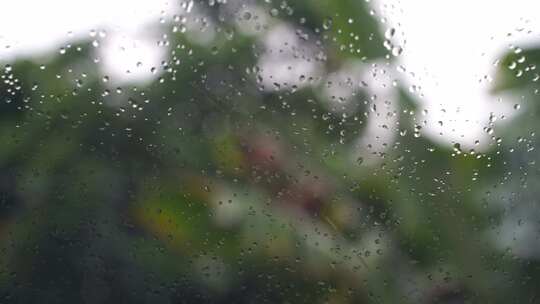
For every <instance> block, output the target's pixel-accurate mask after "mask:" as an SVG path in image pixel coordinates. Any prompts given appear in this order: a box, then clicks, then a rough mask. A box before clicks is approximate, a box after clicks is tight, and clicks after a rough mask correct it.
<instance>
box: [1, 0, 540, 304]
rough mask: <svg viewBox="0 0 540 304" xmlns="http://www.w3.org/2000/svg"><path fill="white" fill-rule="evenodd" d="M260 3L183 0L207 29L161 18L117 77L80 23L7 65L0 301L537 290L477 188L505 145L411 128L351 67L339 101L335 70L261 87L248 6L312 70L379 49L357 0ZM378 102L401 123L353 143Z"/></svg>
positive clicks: (488, 294)
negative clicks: (208, 36) (150, 54)
mask: <svg viewBox="0 0 540 304" xmlns="http://www.w3.org/2000/svg"><path fill="white" fill-rule="evenodd" d="M268 2H269V1H265V2H262V1H260V2H249V6H247V8H246V7H242V6H238V7H239V8H238V9H237V10H234V11H233V13H234V14H233V15H232V16H231V15H228V14H230V11H228V10H227V6H233V4H221V3H219V1H218V3H215V4H213V5H209V2H197V3H196V7H197V8H198V10H199V13H201V14H203V15H205V18H207V19H208V20H211V21H212V23H213V24H214V26H215V29H214V30H215V32H216V37H215V38H214V41H213V42H212V43H214V44H215V45H201V44H198V43H195V42H193V41H192V40H190V39H189V38H187V37H188V36H187V35H186V34H185V33H182V32H181V31H180V32H176V31H173V30H172V28H173V27H174V26H177V24H176V23H177V22H176V21H175V20H170V24H166V25H161V27H162V28H160V30H163V31H165V32H166V33H167V35H168V37H167V43H166V45H168V50H169V51H168V54H169V58H168V59H167V60H166V61H164V62H163V64H162V65H161V67H158V69H159V76H158V77H159V78H157V79H155V80H153V81H151V82H149V83H143V84H129V85H121V87H119V88H116V87H111V82H113V81H112V80H111V81H110V82H105V81H103V75H101V73H102V72H101V71H100V70H99V69H98V67H97V64H96V63H95V62H93V58H94V57H96V56H97V55H96V53H95V51H94V50H95V48H94V47H92V45H91V43H90V42H80V43H78V44H71V45H68V46H67V47H66V48H65V50H66V51H65V53H64V54H60V55H59V54H57V55H51V58H50V59H49V60H48V62H47V63H46V64H45V65H41V64H40V63H37V62H35V61H33V60H25V59H19V60H17V61H15V62H12V63H8V64H5V65H4V70H3V74H2V76H1V78H2V82H1V84H0V124H1V126H0V143H1V144H2V146H1V148H0V206H1V209H0V220H1V222H0V236H1V240H2V241H1V250H2V255H1V259H0V291H1V295H2V297H3V299H2V301H1V302H6V303H7V302H13V303H30V302H39V303H58V302H67V303H69V302H87V303H104V302H107V303H109V302H110V303H124V302H126V303H127V302H129V303H139V302H140V303H146V302H149V303H199V302H208V303H507V302H519V303H523V302H530V303H534V302H536V301H537V300H536V299H537V297H538V290H537V285H538V282H540V278H539V276H538V274H539V272H538V263H537V262H536V260H535V259H534V258H531V259H521V258H516V257H515V256H513V255H512V253H511V251H504V250H501V249H500V248H498V247H497V246H496V244H495V242H494V240H493V239H492V236H491V234H489V232H490V231H491V230H497V229H498V228H497V227H498V224H497V223H498V221H499V220H500V219H501V218H502V216H503V213H504V210H501V208H496V207H493V208H492V207H491V205H490V207H489V208H487V207H486V205H485V204H484V203H483V202H484V201H486V200H490V199H491V198H492V197H491V196H489V194H486V193H491V192H496V191H497V190H498V189H491V190H486V189H489V188H490V187H491V185H493V184H497V183H498V182H499V180H498V179H499V178H500V177H501V176H504V175H505V172H507V170H509V169H508V167H507V165H508V166H509V165H510V164H513V163H514V160H515V159H516V158H514V156H512V157H510V156H507V153H506V152H503V153H498V151H499V150H494V151H492V152H488V153H484V154H482V153H473V152H474V151H461V148H460V147H459V146H455V147H454V149H450V148H447V147H445V146H439V145H437V144H436V143H434V142H431V141H429V139H426V138H424V137H422V136H421V137H418V136H416V135H415V126H416V124H417V122H416V120H415V118H414V117H415V116H414V115H411V113H415V112H416V111H417V109H416V102H415V101H414V100H413V99H414V97H413V96H410V95H408V93H406V90H405V89H404V88H401V87H399V85H398V86H396V87H391V88H387V89H388V90H390V91H393V92H394V94H395V95H393V96H395V98H396V100H395V101H394V104H395V105H397V109H395V110H388V111H387V109H386V108H385V107H384V105H383V102H384V101H383V100H375V99H374V97H373V96H370V94H371V93H370V92H369V91H368V89H367V87H366V86H362V85H357V84H356V83H355V91H356V93H355V95H353V97H351V98H352V102H353V103H356V104H358V107H357V108H355V109H354V110H353V111H348V112H346V115H345V114H343V113H342V112H339V111H332V110H331V109H329V107H328V104H327V100H325V97H324V95H323V94H321V93H320V91H321V89H322V88H323V87H324V86H333V85H337V84H336V83H329V82H326V83H325V81H320V82H317V81H312V83H311V84H310V85H308V86H300V87H298V86H294V85H289V84H283V83H276V84H274V86H275V88H268V87H267V85H266V86H265V83H266V82H265V81H266V80H264V79H262V76H261V75H262V74H263V73H262V72H263V71H261V68H260V66H259V59H260V57H261V56H262V55H264V54H265V53H266V52H269V51H270V50H267V49H265V48H264V45H263V38H264V37H263V36H264V31H263V30H261V31H260V32H259V33H258V34H254V35H253V34H252V35H249V34H243V33H242V32H241V31H240V30H238V24H237V21H238V19H242V18H243V19H247V16H245V15H244V11H246V10H247V11H249V8H252V7H258V8H260V9H261V11H263V12H264V13H265V14H267V16H266V17H267V18H269V19H270V20H271V23H273V24H288V26H290V27H291V28H292V29H293V30H296V34H298V35H299V36H300V37H306V35H307V37H308V38H306V40H307V41H311V42H316V43H315V45H316V49H317V51H320V52H322V53H323V54H324V56H319V57H318V56H312V55H310V53H309V51H305V52H304V53H303V54H302V50H299V51H298V52H300V53H301V54H300V55H298V56H300V57H301V56H302V55H303V56H307V57H309V58H308V59H309V60H313V61H319V62H320V63H321V65H322V66H323V70H324V72H323V75H328V74H330V73H332V72H334V71H337V70H339V69H340V68H342V67H344V66H347V65H349V63H350V62H351V60H356V61H357V62H359V63H360V64H361V65H362V66H363V67H365V68H366V69H372V68H374V64H375V65H376V62H379V63H378V64H379V65H380V67H379V68H380V69H383V70H384V69H385V65H386V64H388V63H391V61H392V60H393V56H392V55H391V51H390V50H387V49H385V48H384V47H383V44H384V43H383V42H384V37H382V35H381V33H382V32H384V30H385V29H381V28H379V27H378V24H377V22H376V20H375V19H374V18H373V17H372V15H371V14H370V13H369V8H368V6H367V5H366V3H364V2H361V1H355V0H341V1H301V0H299V1H291V2H281V3H279V4H278V3H276V4H272V3H268ZM211 3H213V2H212V1H211ZM233 7H234V6H233ZM251 18H254V17H253V16H252V17H251ZM351 20H352V21H351ZM244 26H246V25H245V24H244ZM298 30H299V31H301V32H300V33H299V32H298ZM302 39H304V38H302ZM281 47H284V46H282V45H276V46H275V48H276V50H277V49H279V48H281ZM284 48H286V47H284ZM537 53H538V50H531V51H527V52H525V56H527V57H528V58H530V59H531V60H529V62H531V61H533V62H534V63H535V62H538V56H537ZM310 56H312V57H313V58H311V57H310ZM276 60H278V59H276ZM513 60H517V59H513V57H508V58H507V59H504V60H503V64H502V66H504V65H509V64H510V63H511V62H512V61H513ZM276 64H277V62H276ZM376 68H377V67H375V68H374V69H376ZM514 76H515V74H509V73H507V70H505V69H503V70H501V71H500V75H499V78H498V79H499V80H498V83H497V86H496V89H497V90H504V89H508V88H514V89H523V87H525V86H526V84H528V83H529V82H528V80H524V78H523V77H522V78H516V77H514ZM309 77H310V75H306V78H309ZM306 81H308V80H306ZM372 104H377V105H378V108H377V109H375V110H374V109H373V108H371V107H372ZM387 112H388V113H387ZM535 113H536V112H535ZM377 115H383V116H384V115H390V116H397V119H396V120H395V122H394V124H393V125H390V126H386V127H387V128H388V129H389V130H390V131H388V132H390V133H394V134H395V135H396V136H397V138H395V139H393V140H389V141H388V142H383V144H384V147H385V148H384V150H381V151H376V149H375V148H373V151H371V152H370V151H367V152H366V151H363V152H361V153H360V154H361V156H355V157H351V151H354V150H355V149H358V148H357V147H358V146H357V140H358V138H363V137H365V136H366V133H365V128H366V125H368V120H370V119H372V117H373V116H377ZM533 117H537V116H533ZM528 126H529V127H531V128H536V127H535V126H536V124H534V123H532V122H530V123H529V124H528ZM533 126H534V127H533ZM508 132H510V131H508ZM374 140H378V139H374ZM374 144H375V143H374ZM510 145H512V144H510ZM523 153H526V152H523ZM353 154H354V155H357V154H358V153H356V154H355V153H353ZM515 154H517V152H516V153H515ZM523 158H524V159H528V158H530V156H529V154H524V156H523ZM370 159H371V161H370ZM373 159H375V161H373ZM477 176H480V177H481V179H477V178H476V177H477ZM502 186H504V185H502ZM502 186H501V187H502ZM502 191H504V190H502ZM493 196H495V195H493ZM486 197H487V198H486ZM486 231H487V232H486Z"/></svg>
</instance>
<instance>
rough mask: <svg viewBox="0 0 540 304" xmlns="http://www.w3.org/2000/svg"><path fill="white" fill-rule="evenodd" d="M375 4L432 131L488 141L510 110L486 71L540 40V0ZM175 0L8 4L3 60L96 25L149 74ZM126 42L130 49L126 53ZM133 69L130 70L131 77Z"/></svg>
mask: <svg viewBox="0 0 540 304" xmlns="http://www.w3.org/2000/svg"><path fill="white" fill-rule="evenodd" d="M359 1H360V0H359ZM374 1H375V0H374ZM372 4H373V7H374V9H375V10H376V11H377V15H378V16H379V17H380V16H386V17H387V18H388V23H387V26H392V27H395V28H396V29H397V32H398V34H399V33H403V34H402V35H398V36H397V37H398V39H400V40H401V42H402V46H403V49H404V51H403V53H402V55H401V56H400V57H399V64H401V65H403V66H404V67H405V69H406V72H405V73H403V74H404V75H405V76H404V79H403V81H404V82H407V83H408V85H416V86H419V87H421V88H422V89H421V92H420V93H419V94H422V95H423V96H424V97H423V101H424V106H425V109H427V110H428V114H427V116H426V118H425V119H426V120H427V121H428V125H429V126H430V127H429V128H427V130H428V131H427V132H428V133H430V134H431V135H433V136H434V137H435V138H440V139H441V140H442V141H446V142H448V141H452V140H455V141H460V142H462V143H463V142H464V144H465V145H467V144H468V145H471V143H472V142H473V141H474V140H476V139H482V140H487V137H486V134H483V133H484V131H483V130H482V129H483V127H484V126H485V124H486V121H487V119H488V117H489V113H490V112H493V111H494V112H498V111H503V112H504V111H506V112H508V111H509V110H508V109H506V108H504V107H502V108H501V107H500V106H496V105H497V104H499V105H501V103H496V102H495V101H494V97H492V96H490V95H489V94H488V92H487V89H488V88H489V85H490V84H489V82H488V81H487V80H486V78H485V77H484V76H486V75H487V76H490V75H491V73H492V72H493V69H494V68H493V66H492V63H493V61H494V60H495V59H496V58H497V56H499V55H500V54H501V52H503V51H504V50H505V49H508V47H509V45H511V44H517V45H519V46H523V45H524V42H523V41H536V40H538V41H540V27H539V25H540V24H539V23H540V18H538V13H539V12H540V10H539V9H540V2H539V1H536V0H512V1H505V0H501V1H493V0H474V1H470V0H452V1H428V0H418V1H416V0H411V1H407V0H404V1H394V0H379V1H377V2H374V3H372ZM173 5H178V2H176V1H174V2H173V1H167V0H94V1H85V0H49V1H41V0H17V1H3V3H2V4H1V10H0V61H2V60H3V59H6V58H11V57H12V56H15V55H18V54H31V53H36V52H38V53H39V52H42V51H43V50H47V49H51V48H53V49H54V48H59V47H60V46H61V44H62V42H64V41H67V40H69V39H70V37H72V36H80V35H88V33H89V31H90V30H91V29H96V30H99V29H108V32H107V35H108V37H109V38H110V42H109V48H108V50H109V51H108V52H107V56H104V57H105V58H103V62H104V63H105V65H106V66H107V67H106V68H107V69H108V71H109V73H110V74H111V75H112V76H113V77H115V76H116V77H131V79H134V80H137V79H142V78H144V77H146V76H145V75H148V71H149V69H150V67H151V66H154V65H158V64H159V61H160V58H161V56H162V54H160V53H159V50H158V48H156V47H155V42H156V40H155V37H153V38H152V39H153V40H152V39H148V37H146V38H145V36H144V35H145V33H146V32H147V31H145V30H144V29H145V26H147V25H148V24H155V23H157V22H158V20H159V18H160V17H161V16H162V15H163V14H165V15H167V14H170V12H171V11H172V6H173ZM169 17H170V15H169ZM390 24H391V25H390ZM119 46H122V47H124V48H125V51H123V52H121V53H119V52H118V49H119ZM103 47H104V48H106V47H107V46H103ZM115 50H116V52H115ZM137 62H139V65H138V67H137V65H136V63H137ZM127 69H129V70H130V71H131V73H130V75H128V76H126V75H125V71H126V70H127ZM413 74H414V75H413ZM491 76H492V75H491ZM503 108H504V109H503ZM442 109H445V110H446V112H442V111H441V110H442ZM439 121H442V122H443V125H442V126H441V125H440V124H439V123H438V122H439ZM453 129H455V130H454V131H452V130H453ZM439 132H443V133H444V136H439V135H438V133H439Z"/></svg>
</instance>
